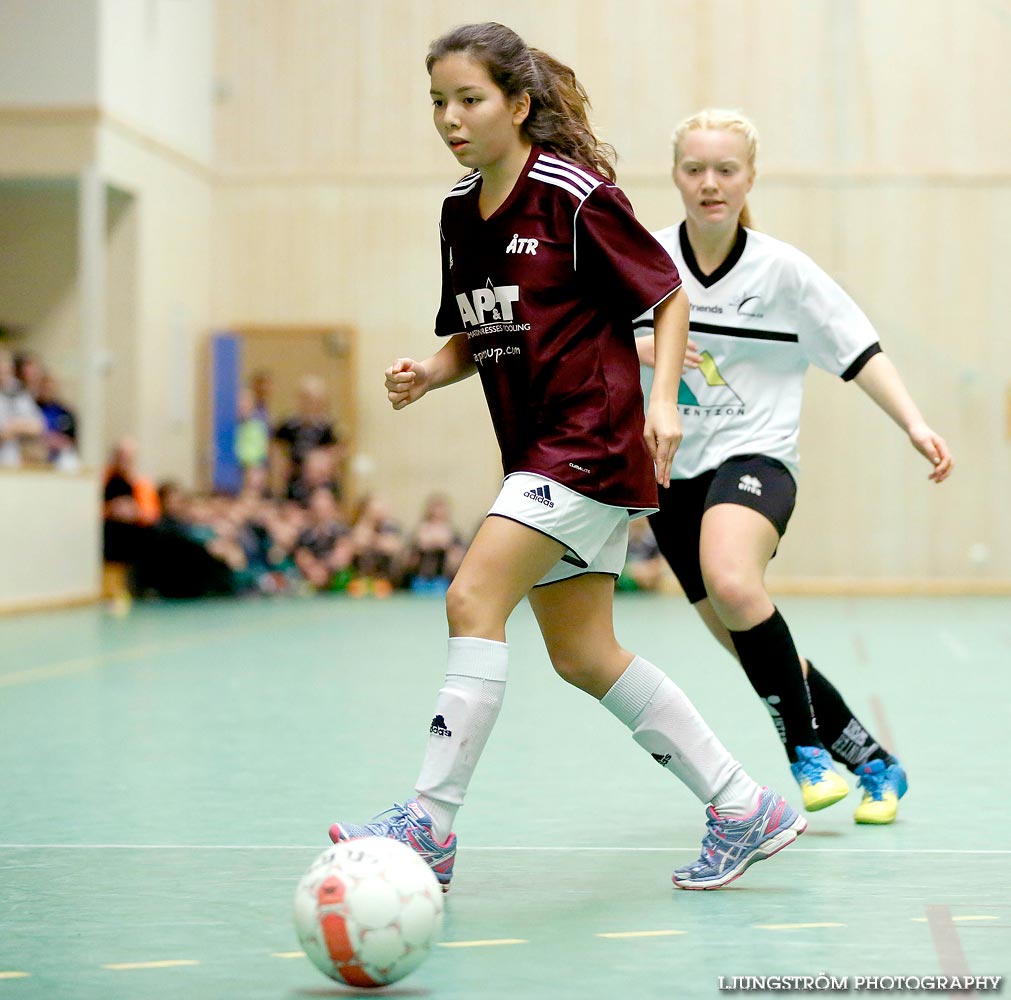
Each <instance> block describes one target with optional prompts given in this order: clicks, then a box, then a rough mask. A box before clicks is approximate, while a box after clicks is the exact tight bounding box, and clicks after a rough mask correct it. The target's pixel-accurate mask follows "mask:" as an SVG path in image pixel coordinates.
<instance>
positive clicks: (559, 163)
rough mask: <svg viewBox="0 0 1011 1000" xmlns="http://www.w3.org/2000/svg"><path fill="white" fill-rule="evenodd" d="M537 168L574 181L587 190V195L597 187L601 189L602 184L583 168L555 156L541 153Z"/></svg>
mask: <svg viewBox="0 0 1011 1000" xmlns="http://www.w3.org/2000/svg"><path fill="white" fill-rule="evenodd" d="M537 166H538V167H539V168H540V169H542V170H547V171H550V172H551V173H557V174H559V175H561V176H563V177H567V178H568V179H569V180H571V181H573V182H574V183H575V184H576V186H577V187H583V188H585V189H586V193H587V194H589V193H590V192H591V191H592V190H593V189H594V188H595V187H599V185H600V184H601V183H602V182H601V181H599V180H598V179H597V178H596V177H594V176H593V175H592V174H590V173H588V172H587V171H585V170H583V168H582V167H577V166H576V165H575V164H574V163H569V162H568V161H567V160H560V159H558V158H557V157H555V156H548V155H547V154H545V153H541V155H540V156H538V157H537Z"/></svg>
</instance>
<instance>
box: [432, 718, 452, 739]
mask: <svg viewBox="0 0 1011 1000" xmlns="http://www.w3.org/2000/svg"><path fill="white" fill-rule="evenodd" d="M428 731H429V732H430V733H432V734H433V735H434V736H452V735H453V730H452V729H448V728H447V727H446V720H445V719H444V718H443V717H442V716H441V715H437V716H436V717H435V718H434V719H432V725H431V726H430V727H429V730H428Z"/></svg>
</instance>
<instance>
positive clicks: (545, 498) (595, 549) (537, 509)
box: [488, 472, 645, 587]
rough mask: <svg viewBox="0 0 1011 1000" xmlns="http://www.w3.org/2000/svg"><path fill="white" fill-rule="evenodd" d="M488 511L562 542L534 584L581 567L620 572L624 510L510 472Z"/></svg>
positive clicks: (624, 544)
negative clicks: (551, 563)
mask: <svg viewBox="0 0 1011 1000" xmlns="http://www.w3.org/2000/svg"><path fill="white" fill-rule="evenodd" d="M638 513H639V512H638V511H634V512H633V514H638ZM644 513H645V512H644ZM488 514H489V515H492V514H495V515H497V516H499V517H507V518H509V519H510V520H511V521H518V522H519V523H520V524H525V525H527V527H530V528H533V529H534V530H535V531H539V532H541V534H544V535H548V536H549V537H550V538H554V539H555V540H556V541H558V542H561V543H562V544H563V545H564V546H565V554H564V555H563V556H562V558H561V559H560V560H559V561H558V562H557V563H556V564H555V565H554V566H553V567H552V568H551V569H550V570H548V572H547V573H545V575H544V576H542V577H541V579H540V580H538V581H537V583H536V584H535V586H537V587H543V586H544V585H545V584H547V583H557V582H558V581H559V580H568V579H569V578H570V577H574V576H581V575H582V574H583V573H608V574H610V575H611V576H613V577H618V576H620V575H621V571H622V569H623V568H624V566H625V553H626V550H627V549H628V521H629V512H628V510H626V509H625V508H624V507H611V506H609V505H608V504H606V503H599V502H598V501H597V500H591V499H590V498H589V497H584V496H583V495H582V494H581V493H577V492H576V491H575V490H570V489H569V488H568V487H567V486H562V485H561V484H559V483H556V482H555V481H554V480H552V479H545V478H544V476H538V475H534V474H533V473H530V472H513V473H512V474H510V475H508V476H506V478H505V481H504V482H503V483H502V490H501V491H500V493H499V495H498V497H497V498H496V499H495V503H493V504H492V507H491V510H489V511H488Z"/></svg>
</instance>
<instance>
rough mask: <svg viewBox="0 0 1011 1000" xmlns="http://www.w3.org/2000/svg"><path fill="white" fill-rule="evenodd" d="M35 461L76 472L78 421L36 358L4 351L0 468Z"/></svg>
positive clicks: (0, 358) (1, 358) (1, 356)
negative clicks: (61, 399)
mask: <svg viewBox="0 0 1011 1000" xmlns="http://www.w3.org/2000/svg"><path fill="white" fill-rule="evenodd" d="M32 463H34V464H44V463H52V464H54V465H57V466H59V467H60V468H64V469H76V468H77V467H78V459H77V420H76V418H75V417H74V414H73V412H72V411H71V410H70V408H69V407H67V406H66V405H64V404H63V403H62V402H61V401H60V399H59V391H58V386H57V384H56V379H55V377H54V376H53V374H52V373H51V372H49V371H47V370H46V369H45V368H44V367H43V366H42V364H41V363H40V362H39V360H38V358H36V357H35V355H33V354H17V355H15V354H12V353H11V352H10V351H9V350H7V348H5V347H0V466H3V467H6V468H11V467H17V466H19V465H22V464H32Z"/></svg>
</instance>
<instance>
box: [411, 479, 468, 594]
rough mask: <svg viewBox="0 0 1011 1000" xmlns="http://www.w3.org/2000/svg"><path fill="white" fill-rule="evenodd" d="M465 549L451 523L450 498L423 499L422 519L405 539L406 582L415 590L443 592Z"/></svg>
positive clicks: (454, 573)
mask: <svg viewBox="0 0 1011 1000" xmlns="http://www.w3.org/2000/svg"><path fill="white" fill-rule="evenodd" d="M466 551H467V546H466V544H465V543H464V540H463V539H462V538H461V537H460V535H459V533H458V532H457V531H456V529H455V528H454V527H453V523H452V519H451V517H450V507H449V498H448V497H446V496H445V495H444V494H441V493H435V494H433V495H432V496H430V497H429V498H428V500H427V501H426V502H425V509H424V511H423V512H422V515H421V522H420V523H419V524H418V527H417V528H416V529H415V532H414V534H413V535H412V536H411V540H410V542H409V543H408V547H407V555H406V559H405V563H404V576H405V579H406V580H407V586H408V587H410V589H411V590H412V591H414V592H415V593H424V594H444V593H445V592H446V590H447V588H448V587H449V584H450V582H451V581H452V579H453V577H454V576H455V575H456V571H457V569H459V567H460V563H461V562H462V561H463V557H464V554H465V553H466Z"/></svg>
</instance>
